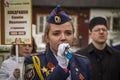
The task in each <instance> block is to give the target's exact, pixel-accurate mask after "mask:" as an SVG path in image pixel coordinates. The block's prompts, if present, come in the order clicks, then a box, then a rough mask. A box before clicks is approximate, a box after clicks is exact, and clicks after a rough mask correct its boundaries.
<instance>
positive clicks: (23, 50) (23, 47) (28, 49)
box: [19, 44, 33, 56]
mask: <svg viewBox="0 0 120 80" xmlns="http://www.w3.org/2000/svg"><path fill="white" fill-rule="evenodd" d="M32 49H33V46H32V44H20V45H19V55H20V56H27V55H29V54H31V53H32Z"/></svg>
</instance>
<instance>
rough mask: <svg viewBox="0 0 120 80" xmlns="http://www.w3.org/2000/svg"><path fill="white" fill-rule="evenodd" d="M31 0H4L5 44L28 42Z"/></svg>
mask: <svg viewBox="0 0 120 80" xmlns="http://www.w3.org/2000/svg"><path fill="white" fill-rule="evenodd" d="M31 7H32V5H31V0H4V18H5V22H4V26H5V44H30V43H31V35H32V34H31V26H32V19H31V15H32V11H31V10H32V9H31Z"/></svg>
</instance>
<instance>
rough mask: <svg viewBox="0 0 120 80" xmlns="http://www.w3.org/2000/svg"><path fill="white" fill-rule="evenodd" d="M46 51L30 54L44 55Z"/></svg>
mask: <svg viewBox="0 0 120 80" xmlns="http://www.w3.org/2000/svg"><path fill="white" fill-rule="evenodd" d="M44 54H45V51H42V52H36V53H32V54H30V56H37V55H44Z"/></svg>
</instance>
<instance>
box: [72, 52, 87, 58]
mask: <svg viewBox="0 0 120 80" xmlns="http://www.w3.org/2000/svg"><path fill="white" fill-rule="evenodd" d="M74 55H76V56H79V57H86V56H84V55H81V54H76V53H74Z"/></svg>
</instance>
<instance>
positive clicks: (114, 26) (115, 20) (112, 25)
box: [107, 17, 120, 32]
mask: <svg viewBox="0 0 120 80" xmlns="http://www.w3.org/2000/svg"><path fill="white" fill-rule="evenodd" d="M107 22H108V29H109V30H110V31H113V32H114V31H120V18H119V17H107Z"/></svg>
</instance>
